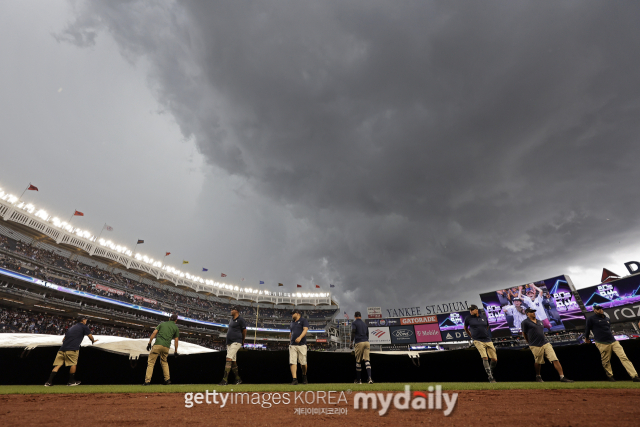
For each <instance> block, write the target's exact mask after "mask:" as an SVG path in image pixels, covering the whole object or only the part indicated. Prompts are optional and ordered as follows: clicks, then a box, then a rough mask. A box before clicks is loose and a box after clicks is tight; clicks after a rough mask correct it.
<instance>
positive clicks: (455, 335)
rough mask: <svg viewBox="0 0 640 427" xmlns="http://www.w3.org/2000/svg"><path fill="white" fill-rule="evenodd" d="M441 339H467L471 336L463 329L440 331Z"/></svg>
mask: <svg viewBox="0 0 640 427" xmlns="http://www.w3.org/2000/svg"><path fill="white" fill-rule="evenodd" d="M440 334H441V335H442V341H469V340H471V338H470V337H469V335H467V333H466V332H465V331H464V329H463V330H456V331H440Z"/></svg>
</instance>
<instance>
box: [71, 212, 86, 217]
mask: <svg viewBox="0 0 640 427" xmlns="http://www.w3.org/2000/svg"><path fill="white" fill-rule="evenodd" d="M73 216H84V214H83V213H82V212H80V211H75V212H74V213H73Z"/></svg>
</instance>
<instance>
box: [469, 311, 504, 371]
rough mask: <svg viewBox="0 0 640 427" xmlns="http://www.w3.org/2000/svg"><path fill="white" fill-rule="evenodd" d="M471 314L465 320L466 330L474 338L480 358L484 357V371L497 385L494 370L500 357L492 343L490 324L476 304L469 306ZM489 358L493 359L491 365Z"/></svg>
mask: <svg viewBox="0 0 640 427" xmlns="http://www.w3.org/2000/svg"><path fill="white" fill-rule="evenodd" d="M469 314H470V316H467V317H466V318H465V319H464V330H465V332H466V333H467V335H469V336H470V337H471V338H473V344H474V345H475V346H476V348H477V349H478V352H479V353H480V357H482V365H484V370H485V372H486V373H487V375H489V382H490V383H495V382H496V380H495V379H494V378H493V370H494V369H495V368H496V364H497V363H498V355H497V354H496V348H495V347H494V346H493V343H492V342H491V335H489V322H487V319H486V318H485V317H484V316H480V314H479V312H478V306H477V305H475V304H473V305H470V306H469ZM489 358H491V364H489Z"/></svg>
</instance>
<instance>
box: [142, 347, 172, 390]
mask: <svg viewBox="0 0 640 427" xmlns="http://www.w3.org/2000/svg"><path fill="white" fill-rule="evenodd" d="M168 355H169V349H168V348H167V347H165V346H163V345H154V346H153V348H152V349H151V353H149V363H148V365H147V375H146V376H145V377H144V382H146V383H148V382H151V376H152V375H153V366H154V365H155V364H156V359H157V358H158V356H160V364H161V365H162V373H163V374H164V380H165V381H166V380H168V379H169V378H171V377H170V376H169V363H168V362H167V356H168Z"/></svg>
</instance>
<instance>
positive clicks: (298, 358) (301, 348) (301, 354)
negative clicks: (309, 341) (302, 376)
mask: <svg viewBox="0 0 640 427" xmlns="http://www.w3.org/2000/svg"><path fill="white" fill-rule="evenodd" d="M298 362H299V363H300V364H301V365H303V366H304V365H306V364H307V346H306V345H290V346H289V365H296V364H298Z"/></svg>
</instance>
